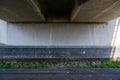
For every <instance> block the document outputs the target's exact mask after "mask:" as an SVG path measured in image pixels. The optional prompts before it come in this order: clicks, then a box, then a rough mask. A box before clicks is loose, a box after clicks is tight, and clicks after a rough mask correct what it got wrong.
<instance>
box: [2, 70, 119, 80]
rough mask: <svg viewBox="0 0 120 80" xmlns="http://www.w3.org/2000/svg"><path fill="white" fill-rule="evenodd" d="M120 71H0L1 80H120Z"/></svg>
mask: <svg viewBox="0 0 120 80" xmlns="http://www.w3.org/2000/svg"><path fill="white" fill-rule="evenodd" d="M119 76H120V69H117V68H116V69H112V68H111V69H107V68H106V69H0V79H1V80H120V77H119Z"/></svg>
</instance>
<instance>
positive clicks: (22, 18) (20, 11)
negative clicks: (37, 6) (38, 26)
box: [0, 0, 44, 22]
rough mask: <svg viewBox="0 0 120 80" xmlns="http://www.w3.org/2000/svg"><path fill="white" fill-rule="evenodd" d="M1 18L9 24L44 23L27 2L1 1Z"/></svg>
mask: <svg viewBox="0 0 120 80" xmlns="http://www.w3.org/2000/svg"><path fill="white" fill-rule="evenodd" d="M0 18H1V19H3V20H6V21H9V22H43V21H44V20H43V19H42V18H41V17H40V16H39V15H38V14H37V13H36V12H35V11H34V9H33V8H32V7H31V5H30V4H29V3H28V2H27V0H0Z"/></svg>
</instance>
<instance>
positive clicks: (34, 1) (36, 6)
mask: <svg viewBox="0 0 120 80" xmlns="http://www.w3.org/2000/svg"><path fill="white" fill-rule="evenodd" d="M27 1H28V3H29V4H30V5H31V6H32V8H33V9H34V11H35V12H37V13H38V15H39V16H40V17H41V19H42V20H43V21H45V17H44V15H43V14H42V11H41V8H40V4H39V3H38V0H27Z"/></svg>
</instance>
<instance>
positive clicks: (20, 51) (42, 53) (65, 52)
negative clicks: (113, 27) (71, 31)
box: [0, 46, 113, 59]
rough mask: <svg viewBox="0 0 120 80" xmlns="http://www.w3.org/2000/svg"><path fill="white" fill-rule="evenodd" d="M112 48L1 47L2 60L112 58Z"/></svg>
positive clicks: (0, 55)
mask: <svg viewBox="0 0 120 80" xmlns="http://www.w3.org/2000/svg"><path fill="white" fill-rule="evenodd" d="M112 50H113V49H112V47H111V46H109V47H105V46H103V47H74V46H73V47H19V46H18V47H16V46H14V47H13V46H12V47H10V46H9V47H0V58H3V59H4V58H110V56H111V55H112Z"/></svg>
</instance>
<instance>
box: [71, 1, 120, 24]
mask: <svg viewBox="0 0 120 80" xmlns="http://www.w3.org/2000/svg"><path fill="white" fill-rule="evenodd" d="M119 13H120V0H101V1H99V0H89V1H88V2H86V3H84V4H82V5H80V6H76V7H75V8H74V12H73V14H72V16H71V21H73V22H107V21H109V20H112V19H114V18H117V17H119V16H120V14H119Z"/></svg>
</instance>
